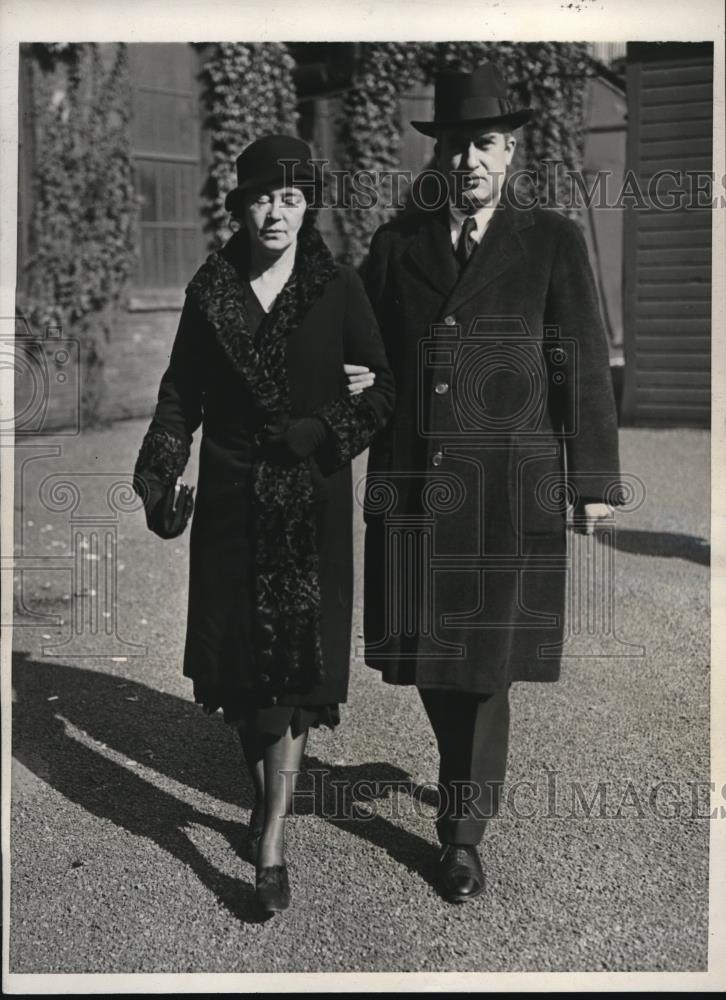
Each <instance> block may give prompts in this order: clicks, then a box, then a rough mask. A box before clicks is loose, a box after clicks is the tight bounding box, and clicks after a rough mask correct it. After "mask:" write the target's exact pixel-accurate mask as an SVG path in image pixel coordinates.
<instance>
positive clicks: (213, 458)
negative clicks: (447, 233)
mask: <svg viewBox="0 0 726 1000" xmlns="http://www.w3.org/2000/svg"><path fill="white" fill-rule="evenodd" d="M239 239H240V238H239V237H235V238H233V239H232V240H231V241H230V243H228V244H227V246H226V247H225V249H224V250H223V251H221V253H222V255H223V258H224V260H226V261H227V263H230V264H232V265H234V267H231V268H229V273H230V281H231V282H240V281H241V276H240V273H239V267H238V265H239V257H240V255H239V250H238V249H237V250H236V249H235V247H237V248H238V247H239ZM299 256H300V254H298V257H299ZM305 263H306V265H307V267H308V269H309V272H310V273H313V272H315V261H314V260H313V261H310V260H308V261H306V262H305ZM327 266H328V267H329V268H330V269H331V273H332V277H331V280H329V281H328V282H327V283H326V284H324V286H323V288H322V289H321V291H320V293H319V295H318V296H317V298H316V299H315V300H314V301H313V302H312V304H311V305H310V307H309V309H308V311H307V312H306V314H305V315H304V317H303V318H302V321H301V322H300V324H299V326H297V328H296V329H294V330H293V331H292V332H291V333H290V334H289V336H288V337H287V341H286V351H285V354H286V360H287V368H288V384H289V394H290V405H291V412H290V416H291V418H292V419H295V418H297V417H303V416H310V415H315V414H318V415H319V414H324V421H325V424H326V427H327V439H326V441H325V442H324V443H323V445H322V446H321V447H320V448H319V449H318V451H317V452H316V453H315V455H314V457H313V458H312V459H310V462H311V468H312V476H313V486H314V492H315V498H316V524H317V547H318V558H319V570H318V572H319V584H320V607H321V623H320V640H321V645H322V653H323V662H324V669H325V678H324V680H323V681H322V682H321V683H319V684H317V686H315V687H313V688H310V689H308V690H307V691H306V692H304V693H298V694H288V695H286V696H284V697H280V699H279V703H280V704H283V703H284V704H290V705H298V704H299V705H319V704H324V703H332V702H340V701H345V699H346V693H347V684H348V667H349V657H350V632H351V617H352V588H353V565H352V560H353V542H352V504H353V498H352V481H351V466H350V461H351V459H352V458H353V457H354V456H355V455H356V454H357V453H358V452H360V451H362V450H363V449H364V448H365V447H367V445H368V443H369V440H370V438H371V437H372V436H373V434H375V433H376V431H377V430H378V429H379V428H380V427H382V426H383V425H384V424H385V422H386V420H387V419H388V417H389V415H390V413H391V410H392V406H393V398H394V392H393V382H392V378H391V373H390V369H389V366H388V364H387V361H386V356H385V352H384V349H383V345H382V342H381V339H380V335H379V332H378V327H377V323H376V320H375V317H374V314H373V311H372V309H371V306H370V303H369V301H368V298H367V296H366V293H365V291H364V288H363V285H362V283H361V281H360V279H359V278H358V276H357V274H356V273H355V271H354V270H353V269H352V268H349V267H335V266H332V267H331V262H330V259H329V257H328V265H327ZM297 267H298V265H297V264H296V269H297ZM318 273H319V272H318ZM200 275H201V272H200ZM198 279H199V275H198V276H197V277H195V279H194V282H193V283H192V284H191V285H190V286H189V293H188V295H187V299H186V302H185V305H184V308H183V311H182V315H181V320H180V323H179V328H178V332H177V335H176V340H175V342H174V346H173V349H172V353H171V358H170V363H169V367H168V369H167V371H166V373H165V374H164V376H163V378H162V380H161V386H160V390H159V397H158V404H157V407H156V411H155V414H154V417H153V420H152V422H151V425H150V428H149V431H148V433H147V435H146V438H145V440H144V444H143V446H142V451H141V454H140V458H139V462H138V463H137V469H136V477H137V481H138V480H139V479H142V480H143V479H146V480H147V482H148V483H150V484H152V492H153V489H154V484H156V488H157V491H158V489H159V488H160V486H159V484H160V483H161V484H167V485H168V484H169V483H173V482H174V480H175V478H176V476H177V475H180V474H181V473H182V471H183V469H184V466H185V465H186V461H187V459H188V456H189V446H190V444H191V439H192V434H193V433H194V432H195V431H196V429H197V428H198V427H199V426H200V424H201V426H202V440H201V449H200V460H199V478H198V485H197V494H196V504H195V510H194V515H193V519H192V525H191V539H190V582H189V604H188V617H187V634H186V645H185V652H184V674H185V675H186V676H187V677H190V678H192V679H193V681H194V693H195V697H196V700H197V701H201V702H203V703H204V704H205V705H206V706H207V707H210V708H216V707H219V706H220V705H222V704H223V703H224V701H225V699H226V701H227V702H228V703H229V702H230V701H233V700H234V699H235V698H237V699H238V700H239V699H240V698H241V699H242V700H244V698H245V693H246V692H250V696H251V692H252V690H253V688H254V687H255V685H256V683H257V681H258V678H257V676H256V674H257V671H256V659H255V640H254V634H255V633H254V628H253V627H252V625H251V616H252V614H253V607H252V605H253V604H254V586H253V583H252V581H253V578H254V544H253V543H254V530H255V528H254V523H253V520H252V518H251V513H250V498H251V488H252V486H251V484H252V466H251V462H252V461H253V459H254V452H253V436H254V433H255V432H256V431H258V430H259V428H260V417H259V415H258V413H257V411H256V408H255V406H254V405H253V403H252V400H251V398H250V393H249V391H248V387H247V385H246V383H245V379H244V372H243V371H240V370H239V365H238V363H237V361H236V358H237V357H238V354H239V352H238V350H237V346H238V345H236V344H235V337H236V336H237V333H236V327H235V324H236V314H235V308H236V307H235V305H234V302H233V301H232V297H231V296H230V301H229V302H224V303H222V308H220V309H219V311H218V312H219V315H224V314H225V312H226V313H227V314H228V315H229V316H230V317H231V319H230V324H229V325H228V326H225V325H224V324H220V325H218V326H215V325H213V324H212V323H210V322H209V320H208V319H207V318H206V317H205V316H204V315H202V313H201V311H200V309H199V307H198V305H197V304H196V300H195V299H194V298H193V297H192V296H191V294H190V293H191V290H192V288H193V286H194V284H195V282H196V283H197V284H198ZM235 292H236V293H237V295H238V293H239V288H237V289H235ZM344 363H353V364H360V365H366V366H368V367H369V368H370V369H371V370H372V371H373V372H375V374H376V381H375V385H374V387H373V388H371V389H368V390H365V392H364V393H362V394H361V395H359V396H357V397H355V398H353V399H352V398H351V397H350V396H349V394H348V392H347V379H346V377H345V375H344V372H343V364H344Z"/></svg>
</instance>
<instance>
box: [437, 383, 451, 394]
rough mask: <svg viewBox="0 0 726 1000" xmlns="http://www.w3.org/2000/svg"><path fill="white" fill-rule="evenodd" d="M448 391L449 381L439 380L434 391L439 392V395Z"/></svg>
mask: <svg viewBox="0 0 726 1000" xmlns="http://www.w3.org/2000/svg"><path fill="white" fill-rule="evenodd" d="M448 391H449V383H448V382H437V383H436V385H435V386H434V392H435V393H437V394H438V395H439V396H443V395H444V393H445V392H448Z"/></svg>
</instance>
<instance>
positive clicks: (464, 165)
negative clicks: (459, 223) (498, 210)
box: [436, 129, 517, 211]
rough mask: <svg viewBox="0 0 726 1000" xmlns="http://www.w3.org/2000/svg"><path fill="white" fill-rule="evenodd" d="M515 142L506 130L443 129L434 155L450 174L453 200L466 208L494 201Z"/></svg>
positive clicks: (474, 209) (473, 207) (443, 169)
mask: <svg viewBox="0 0 726 1000" xmlns="http://www.w3.org/2000/svg"><path fill="white" fill-rule="evenodd" d="M516 145H517V140H516V139H515V138H514V136H513V135H511V133H508V132H497V131H493V130H489V131H484V132H480V131H476V130H471V129H468V130H465V129H460V130H456V131H453V130H452V131H447V132H444V133H442V135H441V137H440V139H439V141H438V143H437V148H436V155H437V157H438V161H439V166H440V168H441V170H442V171H444V172H445V173H446V174H448V176H449V183H450V196H451V199H452V201H454V202H455V203H456V202H458V203H459V204H458V207H460V208H462V209H464V210H465V211H476V209H478V208H481V207H482V206H484V205H489V204H492V203H495V202H496V201H497V200H498V198H499V193H500V191H501V186H502V183H503V181H504V177H505V174H506V170H507V167H508V166H509V164H510V163H511V162H512V156H513V155H514V147H515V146H516ZM455 175H456V176H455Z"/></svg>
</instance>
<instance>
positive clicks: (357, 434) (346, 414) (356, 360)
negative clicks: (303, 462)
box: [315, 268, 395, 472]
mask: <svg viewBox="0 0 726 1000" xmlns="http://www.w3.org/2000/svg"><path fill="white" fill-rule="evenodd" d="M343 274H344V278H345V282H346V289H345V316H344V334H343V346H344V360H345V363H346V364H354V365H365V366H366V367H367V368H370V370H371V371H372V372H374V373H375V376H376V380H375V382H374V384H373V386H372V387H371V388H369V389H365V390H364V391H363V392H362V393H359V394H358V395H356V396H351V395H350V394H349V393H348V391H347V388H346V390H345V392H344V394H343V395H341V396H339V397H338V398H337V399H334V400H332V401H331V402H330V403H327V404H326V405H325V406H323V407H321V408H319V409H318V410H317V411H316V412H315V416H316V417H319V418H320V419H321V420H322V421H323V423H324V424H325V425H326V427H327V430H328V435H327V442H326V446H325V447H324V448H323V449H322V450H321V454H320V464H321V468H325V471H326V472H330V471H333V470H334V469H337V468H341V467H342V466H344V465H347V464H348V463H349V462H350V461H352V459H353V458H355V456H356V455H358V454H360V452H362V451H364V450H365V449H366V448H367V447H368V445H369V444H370V442H371V441H372V439H373V438H374V437H375V435H376V434H377V433H378V431H380V430H381V428H383V427H384V426H385V425H386V423H387V422H388V420H389V419H390V416H391V414H392V412H393V405H394V402H395V389H394V384H393V375H392V373H391V369H390V367H389V365H388V360H387V358H386V352H385V350H384V347H383V341H382V340H381V335H380V332H379V330H378V323H377V322H376V317H375V314H374V312H373V309H372V308H371V304H370V302H369V301H368V297H367V295H366V292H365V289H364V287H363V283H362V282H361V279H360V278H359V277H358V275H357V274H356V272H355V271H354V270H353V269H352V268H345V269H344V271H343Z"/></svg>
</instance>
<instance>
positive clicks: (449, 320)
mask: <svg viewBox="0 0 726 1000" xmlns="http://www.w3.org/2000/svg"><path fill="white" fill-rule="evenodd" d="M444 323H446V325H447V326H454V325H455V323H456V317H455V316H444Z"/></svg>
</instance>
